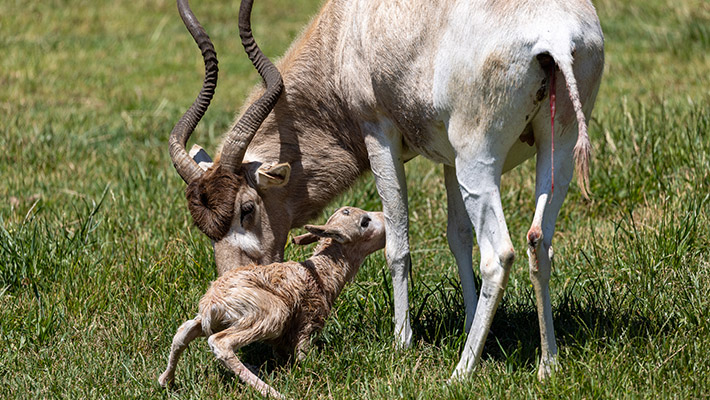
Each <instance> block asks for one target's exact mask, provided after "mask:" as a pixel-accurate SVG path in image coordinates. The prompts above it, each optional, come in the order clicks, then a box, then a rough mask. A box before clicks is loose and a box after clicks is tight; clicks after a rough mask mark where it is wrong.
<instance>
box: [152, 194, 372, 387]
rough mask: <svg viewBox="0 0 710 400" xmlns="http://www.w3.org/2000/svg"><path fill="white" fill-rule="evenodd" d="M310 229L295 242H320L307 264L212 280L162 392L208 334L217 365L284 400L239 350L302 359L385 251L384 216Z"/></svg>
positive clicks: (357, 216)
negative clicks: (260, 348)
mask: <svg viewBox="0 0 710 400" xmlns="http://www.w3.org/2000/svg"><path fill="white" fill-rule="evenodd" d="M305 228H306V230H307V231H308V233H306V234H304V235H301V236H298V237H296V238H294V242H295V243H296V244H308V243H313V242H315V241H317V240H320V242H319V244H318V246H317V247H316V250H315V252H314V254H313V256H312V257H311V258H309V259H308V260H306V261H303V262H295V261H287V262H283V263H275V264H271V265H253V264H252V265H248V266H243V267H237V268H234V269H232V270H230V271H228V272H227V273H225V274H224V275H222V276H221V277H219V278H218V279H217V280H216V281H214V282H212V285H211V286H210V288H209V289H208V290H207V293H205V295H204V296H203V297H202V300H200V306H199V312H198V314H197V316H196V317H195V319H191V320H189V321H187V322H185V323H184V324H182V326H180V328H178V331H177V333H176V334H175V337H174V338H173V343H172V347H171V351H170V358H169V360H168V367H167V369H166V370H165V372H163V374H162V375H160V377H159V378H158V382H159V383H160V384H161V385H162V386H166V385H168V384H170V383H171V382H172V381H173V379H174V377H175V367H176V365H177V361H178V359H179V357H180V354H182V352H183V351H184V350H185V348H186V347H187V345H188V344H189V343H190V342H191V341H192V340H193V339H195V338H196V337H199V336H207V337H208V339H207V342H208V343H209V345H210V349H212V352H214V354H215V356H216V357H217V359H219V360H220V361H221V362H222V363H224V365H225V366H227V368H229V369H231V370H232V371H234V373H235V374H236V375H237V376H238V377H239V378H240V379H241V380H242V381H244V382H245V383H248V384H249V385H251V386H253V387H255V388H256V389H257V390H259V391H260V392H261V393H262V394H263V395H265V396H273V397H276V398H282V396H281V394H280V393H279V392H277V391H276V390H275V389H273V388H272V387H271V386H269V385H268V384H266V383H265V382H263V381H262V380H261V379H259V377H257V376H256V375H255V374H254V373H252V372H251V371H250V370H249V369H247V368H246V367H245V366H244V364H242V362H241V361H239V359H238V358H237V356H236V354H235V350H237V349H238V348H240V347H243V346H245V345H247V344H249V343H253V342H256V341H262V342H265V343H268V344H271V345H272V346H274V348H275V350H276V351H277V352H279V353H291V354H292V353H293V352H294V351H295V353H296V355H297V357H298V358H299V359H301V358H303V356H304V355H305V352H306V350H307V347H308V345H309V343H310V338H311V336H312V335H313V334H315V333H318V332H320V330H321V329H322V328H323V325H324V323H325V319H326V318H327V317H328V313H329V312H330V308H331V306H332V305H333V302H334V301H335V299H336V297H337V296H338V294H340V291H341V290H342V289H343V287H344V286H345V284H346V283H347V282H348V281H350V280H352V278H353V277H354V276H355V273H357V270H358V269H359V267H360V264H362V262H363V261H364V259H365V257H366V256H367V255H369V254H371V253H373V252H375V251H377V250H379V249H382V248H383V247H384V246H385V229H384V217H383V214H382V213H379V212H366V211H363V210H360V209H357V208H352V207H343V208H341V209H339V210H338V211H336V213H335V214H333V216H331V217H330V218H329V219H328V222H327V223H326V224H325V225H322V226H314V225H307V226H306V227H305Z"/></svg>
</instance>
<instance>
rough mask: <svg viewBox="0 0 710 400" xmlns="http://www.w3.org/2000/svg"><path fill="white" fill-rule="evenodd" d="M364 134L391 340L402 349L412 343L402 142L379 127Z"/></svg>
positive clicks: (391, 131)
mask: <svg viewBox="0 0 710 400" xmlns="http://www.w3.org/2000/svg"><path fill="white" fill-rule="evenodd" d="M364 130H365V132H366V136H365V144H366V145H367V151H368V156H369V158H370V167H371V168H372V173H373V175H374V176H375V183H376V185H377V192H378V193H379V194H380V198H381V199H382V211H383V212H384V214H385V230H386V240H387V244H386V247H385V255H386V257H387V264H388V265H389V268H390V272H391V273H392V288H393V289H394V322H395V326H394V329H395V337H396V340H397V343H398V344H399V346H401V347H404V348H406V347H409V346H410V345H411V343H412V328H411V325H410V322H409V293H408V287H407V279H408V275H409V269H410V267H411V258H410V254H409V232H408V231H409V215H408V213H409V211H408V205H407V183H406V180H405V176H404V164H403V161H402V139H401V137H400V135H399V134H398V133H397V132H396V131H395V130H394V129H393V128H391V127H385V128H384V129H383V128H382V127H381V126H379V125H372V124H367V125H366V126H365V127H364Z"/></svg>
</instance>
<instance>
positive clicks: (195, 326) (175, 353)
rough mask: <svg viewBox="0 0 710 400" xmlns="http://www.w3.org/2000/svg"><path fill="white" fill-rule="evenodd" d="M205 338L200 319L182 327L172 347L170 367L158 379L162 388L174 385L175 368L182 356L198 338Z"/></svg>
mask: <svg viewBox="0 0 710 400" xmlns="http://www.w3.org/2000/svg"><path fill="white" fill-rule="evenodd" d="M199 336H204V333H203V332H202V324H201V320H200V318H199V317H197V318H195V319H191V320H189V321H187V322H185V323H184V324H182V325H180V327H179V328H178V330H177V333H175V337H173V344H172V346H171V347H170V357H169V358H168V367H167V368H166V369H165V372H163V373H162V374H161V375H160V377H159V378H158V383H160V386H162V387H166V386H168V385H170V384H172V382H173V380H174V379H175V367H176V366H177V362H178V360H179V359H180V355H181V354H182V352H183V351H185V349H186V348H187V345H188V344H190V342H192V341H193V340H194V339H195V338H196V337H199Z"/></svg>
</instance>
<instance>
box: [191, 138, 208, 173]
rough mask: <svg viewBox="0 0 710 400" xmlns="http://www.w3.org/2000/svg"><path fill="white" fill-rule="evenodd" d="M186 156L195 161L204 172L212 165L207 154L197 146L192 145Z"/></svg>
mask: <svg viewBox="0 0 710 400" xmlns="http://www.w3.org/2000/svg"><path fill="white" fill-rule="evenodd" d="M188 154H189V155H190V158H192V159H193V160H195V162H196V163H197V165H199V166H200V168H202V169H203V170H205V171H207V170H208V169H209V168H210V167H211V166H212V164H213V163H212V158H211V157H210V155H209V154H207V152H206V151H205V149H203V148H202V147H200V145H199V144H193V145H192V148H191V149H190V152H189V153H188Z"/></svg>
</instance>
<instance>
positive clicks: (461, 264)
mask: <svg viewBox="0 0 710 400" xmlns="http://www.w3.org/2000/svg"><path fill="white" fill-rule="evenodd" d="M444 178H445V181H446V198H447V203H448V225H447V229H446V236H447V239H448V242H449V249H451V253H453V255H454V258H455V259H456V264H457V265H458V268H459V278H460V279H461V288H462V289H463V302H464V305H465V306H466V325H465V328H466V333H468V332H469V331H470V329H471V324H472V323H473V316H474V314H475V313H476V306H477V305H478V300H477V298H476V282H475V281H474V277H473V254H472V252H473V230H472V229H471V228H472V227H471V220H470V219H469V218H468V214H467V212H466V207H465V205H464V203H463V199H462V198H461V191H460V189H459V181H458V179H456V169H455V168H454V167H450V166H444Z"/></svg>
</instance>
